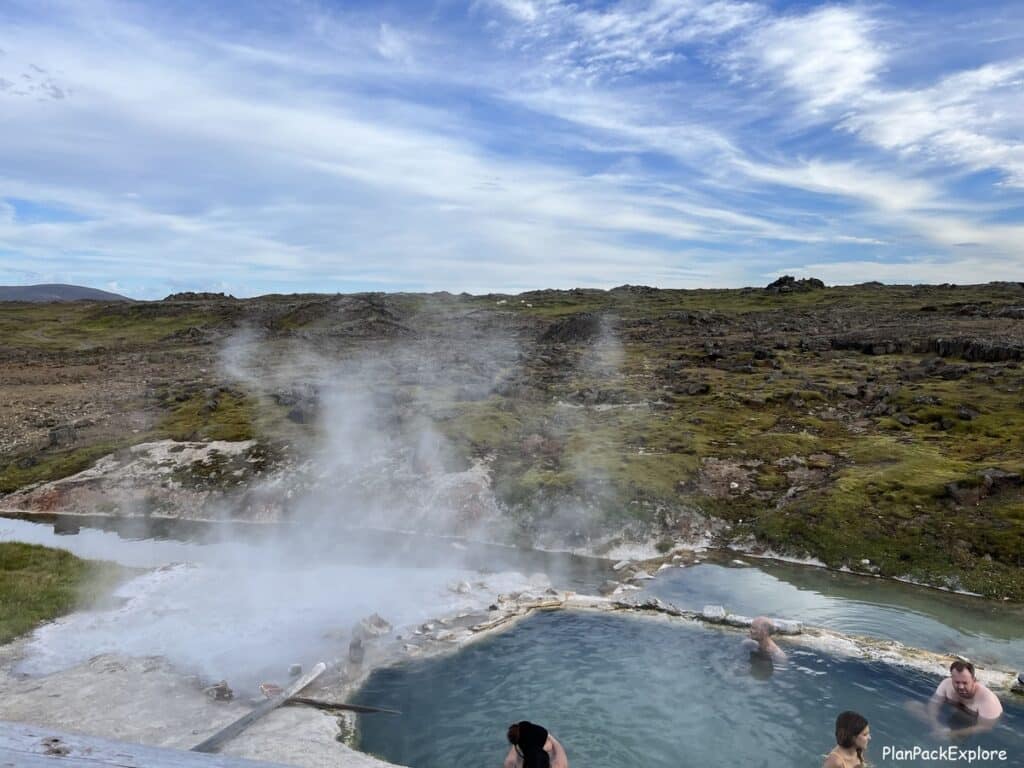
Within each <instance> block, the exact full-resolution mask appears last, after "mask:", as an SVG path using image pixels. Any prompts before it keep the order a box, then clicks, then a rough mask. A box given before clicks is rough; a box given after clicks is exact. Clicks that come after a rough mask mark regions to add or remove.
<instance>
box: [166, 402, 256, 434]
mask: <svg viewBox="0 0 1024 768" xmlns="http://www.w3.org/2000/svg"><path fill="white" fill-rule="evenodd" d="M256 410H257V405H256V403H255V401H254V400H253V399H252V398H251V397H249V396H247V395H245V394H242V393H240V392H232V391H228V392H224V391H217V392H214V393H203V392H197V393H195V394H193V395H192V396H191V397H189V398H188V399H187V400H185V401H184V402H181V403H178V404H177V405H175V406H174V407H173V408H172V410H171V412H170V413H169V414H168V415H167V416H165V417H164V419H163V420H162V421H161V422H160V424H159V425H158V426H157V428H156V432H157V434H158V435H159V436H160V437H164V438H170V439H172V440H251V439H253V437H255V423H256Z"/></svg>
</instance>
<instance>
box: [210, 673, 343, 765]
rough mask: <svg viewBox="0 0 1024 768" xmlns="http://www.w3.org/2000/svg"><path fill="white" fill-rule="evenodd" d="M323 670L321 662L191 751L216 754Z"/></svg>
mask: <svg viewBox="0 0 1024 768" xmlns="http://www.w3.org/2000/svg"><path fill="white" fill-rule="evenodd" d="M325 669H327V665H326V664H324V663H323V662H322V661H321V662H320V663H319V664H317V665H316V666H315V667H313V669H311V670H310V671H309V673H308V674H306V675H303V676H302V677H300V678H299V679H298V680H296V681H295V682H294V683H292V684H291V685H289V686H288V687H287V688H285V689H284V690H283V691H281V693H279V694H278V695H277V696H275V697H274V698H272V699H268V700H267V701H265V702H264V703H262V704H260V705H259V706H258V707H256V708H255V709H254V710H252V711H251V712H247V713H246V714H244V715H242V716H241V717H240V718H238V719H237V720H235V722H233V723H231V724H230V725H227V726H225V727H224V728H222V729H221V730H219V731H217V732H216V733H215V734H213V736H211V737H210V738H208V739H207V740H206V741H204V742H202V743H200V744H196V745H195V746H194V747H192V751H193V752H216V751H217V748H218V747H220V745H221V744H223V743H224V742H226V741H230V740H231V739H233V738H235V736H237V735H238V734H240V733H241V732H242V731H244V730H245V729H246V728H248V727H249V726H250V725H252V724H253V723H255V722H256V721H257V720H259V719H260V718H261V717H263V716H264V715H266V714H268V713H270V712H273V711H274V710H275V709H277V708H278V707H280V706H281V705H282V704H284V703H285V702H286V701H288V699H290V698H291V697H292V696H294V695H295V694H297V693H298V692H299V691H301V690H302V689H303V688H305V687H306V686H308V685H309V684H310V683H312V682H313V681H314V680H316V679H317V678H318V677H320V675H322V674H323V672H324V670H325Z"/></svg>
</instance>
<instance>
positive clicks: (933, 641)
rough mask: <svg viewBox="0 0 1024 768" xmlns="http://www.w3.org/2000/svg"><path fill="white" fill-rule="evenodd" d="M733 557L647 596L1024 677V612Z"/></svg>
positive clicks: (666, 575) (669, 576)
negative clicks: (788, 622) (956, 658)
mask: <svg viewBox="0 0 1024 768" xmlns="http://www.w3.org/2000/svg"><path fill="white" fill-rule="evenodd" d="M741 562H749V563H750V564H751V565H750V566H749V567H743V566H739V565H737V564H736V563H735V562H734V561H733V560H732V559H731V558H723V562H722V563H721V564H716V563H711V562H707V563H702V564H700V565H696V566H690V567H687V568H672V569H668V570H665V571H663V572H662V573H661V574H660V575H659V578H658V579H656V580H655V581H651V582H648V584H649V586H648V587H647V589H646V591H645V592H646V594H651V595H654V596H656V597H659V598H661V599H663V600H666V601H668V602H671V603H673V604H675V605H676V606H678V607H679V608H685V609H689V610H696V611H699V610H701V608H703V607H704V606H705V605H708V604H716V605H722V606H724V607H725V608H727V609H728V610H729V611H730V612H731V613H738V614H740V615H744V616H757V615H758V614H765V615H768V616H777V617H781V618H791V619H799V620H800V621H803V622H804V623H805V624H809V625H813V626H819V627H827V628H829V629H834V630H836V631H837V632H844V633H849V634H857V635H868V636H870V637H879V638H884V639H887V640H896V641H898V642H901V643H904V644H905V645H912V646H915V647H918V648H924V649H926V650H930V651H935V652H938V653H951V654H958V655H961V656H966V657H968V658H970V659H972V660H973V661H975V662H976V663H979V664H981V665H986V664H993V665H996V666H1002V667H1007V668H1009V669H1018V670H1024V605H1021V604H1019V603H1018V604H1007V603H999V602H995V601H992V600H985V599H982V598H978V597H973V596H970V595H959V594H952V593H949V592H943V591H940V590H937V589H927V588H924V587H917V586H914V585H912V584H904V583H901V582H897V581H888V580H885V579H876V578H871V577H865V576H858V575H855V574H850V573H837V572H835V571H827V570H825V569H823V568H812V567H809V566H802V565H792V564H787V563H780V562H775V561H763V560H753V559H751V560H744V561H741Z"/></svg>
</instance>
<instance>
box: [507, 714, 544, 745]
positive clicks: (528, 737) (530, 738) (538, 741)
mask: <svg viewBox="0 0 1024 768" xmlns="http://www.w3.org/2000/svg"><path fill="white" fill-rule="evenodd" d="M506 735H507V736H508V743H509V744H513V745H515V746H517V747H519V748H520V749H522V750H524V751H526V750H529V749H544V744H545V743H546V742H547V740H548V732H547V729H546V728H544V727H543V726H540V725H537V724H535V723H531V722H530V721H529V720H521V721H520V722H518V723H512V725H510V726H509V727H508V733H507V734H506Z"/></svg>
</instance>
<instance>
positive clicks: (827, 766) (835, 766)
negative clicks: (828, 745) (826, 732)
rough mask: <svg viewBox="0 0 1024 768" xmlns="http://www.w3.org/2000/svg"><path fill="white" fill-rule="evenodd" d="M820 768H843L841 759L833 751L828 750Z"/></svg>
mask: <svg viewBox="0 0 1024 768" xmlns="http://www.w3.org/2000/svg"><path fill="white" fill-rule="evenodd" d="M821 768H844V764H843V760H842V758H840V757H839V755H837V754H836V753H835V752H834V751H833V752H829V753H828V757H826V758H825V762H824V763H822V764H821Z"/></svg>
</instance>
